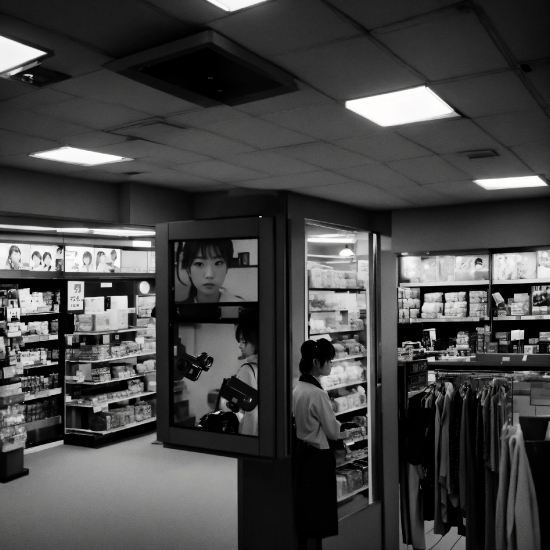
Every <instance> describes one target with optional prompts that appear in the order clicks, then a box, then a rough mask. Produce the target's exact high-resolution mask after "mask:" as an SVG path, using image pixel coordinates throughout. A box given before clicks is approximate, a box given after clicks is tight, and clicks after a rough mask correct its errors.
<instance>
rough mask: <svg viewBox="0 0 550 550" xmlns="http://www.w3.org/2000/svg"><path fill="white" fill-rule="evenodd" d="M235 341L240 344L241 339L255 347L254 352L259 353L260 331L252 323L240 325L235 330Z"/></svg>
mask: <svg viewBox="0 0 550 550" xmlns="http://www.w3.org/2000/svg"><path fill="white" fill-rule="evenodd" d="M235 339H236V340H237V342H239V341H240V340H241V339H242V340H244V341H245V342H246V343H247V344H252V345H253V346H254V351H255V352H256V353H258V329H257V328H256V327H255V326H254V325H252V324H250V323H239V324H238V325H237V329H236V330H235Z"/></svg>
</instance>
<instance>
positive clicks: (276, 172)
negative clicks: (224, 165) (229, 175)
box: [231, 151, 319, 176]
mask: <svg viewBox="0 0 550 550" xmlns="http://www.w3.org/2000/svg"><path fill="white" fill-rule="evenodd" d="M231 162H232V163H234V164H238V165H239V166H245V167H246V168H250V169H252V170H258V172H263V173H264V174H269V175H270V176H286V175H289V174H301V173H302V172H316V171H318V170H319V168H318V167H317V166H312V165H311V164H307V163H305V162H302V161H300V160H296V159H293V158H288V157H286V156H283V155H281V154H280V151H277V152H273V151H256V152H253V153H244V154H242V155H235V156H233V157H231Z"/></svg>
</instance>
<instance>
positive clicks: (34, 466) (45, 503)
mask: <svg viewBox="0 0 550 550" xmlns="http://www.w3.org/2000/svg"><path fill="white" fill-rule="evenodd" d="M154 440H155V436H154V435H152V434H151V435H147V436H144V437H140V438H136V439H132V440H130V441H126V442H122V443H118V444H116V445H111V446H108V447H104V448H102V449H87V448H82V447H71V446H68V445H66V446H60V447H54V448H52V449H47V450H44V451H40V452H36V453H32V454H28V455H26V456H25V466H26V467H28V468H29V470H30V474H29V476H27V477H24V478H20V479H18V480H15V481H12V482H10V483H7V484H0V548H1V549H2V550H34V549H41V550H65V549H67V550H68V549H70V550H75V549H78V550H104V549H105V550H107V549H117V550H125V549H131V550H145V549H147V550H148V549H154V550H172V549H174V550H175V549H184V550H195V549H196V550H210V549H217V548H223V549H224V550H231V549H236V548H237V461H236V460H234V459H229V458H223V457H217V456H212V455H206V454H198V453H190V452H185V451H177V450H173V449H164V448H163V447H162V445H154V444H152V443H153V441H154Z"/></svg>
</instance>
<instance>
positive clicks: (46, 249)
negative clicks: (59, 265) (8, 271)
mask: <svg viewBox="0 0 550 550" xmlns="http://www.w3.org/2000/svg"><path fill="white" fill-rule="evenodd" d="M30 247H31V249H30V264H29V269H30V270H31V271H55V255H56V253H57V245H55V244H41V243H38V244H31V245H30Z"/></svg>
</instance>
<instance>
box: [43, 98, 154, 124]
mask: <svg viewBox="0 0 550 550" xmlns="http://www.w3.org/2000/svg"><path fill="white" fill-rule="evenodd" d="M33 111H34V112H36V113H41V114H45V115H49V116H53V117H56V118H60V119H61V120H66V121H68V122H72V123H74V124H80V125H82V126H87V127H89V128H95V129H96V130H104V129H106V128H113V127H115V126H119V125H121V124H128V123H130V122H137V121H138V120H143V119H146V118H147V117H148V115H147V114H146V113H142V112H140V111H134V110H133V109H128V108H127V107H122V106H120V105H111V104H108V103H100V102H98V101H93V100H88V99H81V98H75V99H69V100H67V101H61V102H60V103H53V104H50V105H42V106H39V107H35V108H34V109H33Z"/></svg>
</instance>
